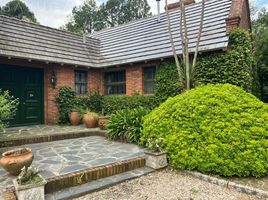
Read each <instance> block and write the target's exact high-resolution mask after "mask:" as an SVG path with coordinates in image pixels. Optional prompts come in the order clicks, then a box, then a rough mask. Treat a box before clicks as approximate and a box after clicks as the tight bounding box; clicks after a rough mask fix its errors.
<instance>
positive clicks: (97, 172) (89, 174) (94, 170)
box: [45, 157, 145, 194]
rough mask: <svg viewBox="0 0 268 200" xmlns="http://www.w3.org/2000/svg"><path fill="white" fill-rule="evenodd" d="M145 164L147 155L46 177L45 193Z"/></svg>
mask: <svg viewBox="0 0 268 200" xmlns="http://www.w3.org/2000/svg"><path fill="white" fill-rule="evenodd" d="M144 166H145V157H136V158H133V159H126V160H123V161H119V162H115V163H112V164H106V165H100V166H97V167H91V168H88V169H83V170H80V171H74V172H72V173H68V174H65V175H61V176H55V177H51V178H48V179H46V180H47V184H46V186H45V193H46V194H48V193H52V192H56V191H58V190H61V189H64V188H68V187H73V186H77V185H82V184H84V183H87V182H90V181H93V180H98V179H101V178H105V177H109V176H113V175H116V174H120V173H124V172H127V171H131V170H134V169H138V168H141V167H144Z"/></svg>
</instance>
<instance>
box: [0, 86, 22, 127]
mask: <svg viewBox="0 0 268 200" xmlns="http://www.w3.org/2000/svg"><path fill="white" fill-rule="evenodd" d="M18 104H19V102H18V99H15V98H14V97H12V96H10V95H9V92H8V91H2V90H0V130H2V129H3V128H5V127H6V126H7V125H8V120H10V119H12V118H13V117H14V116H15V115H16V110H17V106H18Z"/></svg>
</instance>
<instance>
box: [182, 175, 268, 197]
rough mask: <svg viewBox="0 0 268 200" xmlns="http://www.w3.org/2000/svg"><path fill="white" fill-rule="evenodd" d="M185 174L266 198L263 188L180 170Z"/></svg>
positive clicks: (266, 193) (267, 193) (267, 194)
mask: <svg viewBox="0 0 268 200" xmlns="http://www.w3.org/2000/svg"><path fill="white" fill-rule="evenodd" d="M182 172H183V173H185V174H190V175H192V176H194V177H196V178H199V179H201V180H204V181H207V182H209V183H213V184H216V185H219V186H221V187H227V188H232V189H235V190H237V191H238V192H243V193H246V194H249V195H256V196H258V197H262V198H268V192H267V191H264V190H260V189H256V188H253V187H249V186H245V185H241V184H238V183H235V182H232V181H227V180H223V179H220V178H216V177H212V176H208V175H205V174H201V173H199V172H191V171H186V170H185V171H182Z"/></svg>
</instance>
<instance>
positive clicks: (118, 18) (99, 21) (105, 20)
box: [63, 0, 151, 33]
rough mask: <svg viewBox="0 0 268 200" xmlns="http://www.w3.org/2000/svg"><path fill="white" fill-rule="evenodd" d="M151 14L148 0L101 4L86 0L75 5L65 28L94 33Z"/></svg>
mask: <svg viewBox="0 0 268 200" xmlns="http://www.w3.org/2000/svg"><path fill="white" fill-rule="evenodd" d="M150 15H151V13H150V6H149V4H148V2H147V0H108V1H107V2H106V3H102V4H101V5H100V6H98V5H97V4H96V1H95V0H85V1H84V3H83V4H82V5H81V6H79V7H74V9H73V11H72V15H71V18H70V20H69V22H68V23H67V24H66V25H65V27H63V28H65V29H67V30H69V31H72V32H76V33H85V32H87V33H93V32H94V31H99V30H101V29H103V28H108V27H114V26H116V25H120V24H124V23H126V22H129V21H132V20H136V19H141V18H144V17H147V16H150Z"/></svg>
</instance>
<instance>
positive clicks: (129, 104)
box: [102, 94, 158, 115]
mask: <svg viewBox="0 0 268 200" xmlns="http://www.w3.org/2000/svg"><path fill="white" fill-rule="evenodd" d="M157 105H158V101H157V99H156V98H155V96H154V95H149V96H142V95H138V94H134V95H133V96H104V97H103V104H102V109H103V112H104V113H105V114H108V115H110V114H113V113H115V112H116V111H118V110H124V109H134V108H139V107H144V108H147V109H150V110H152V109H154V108H155V107H156V106H157Z"/></svg>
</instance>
